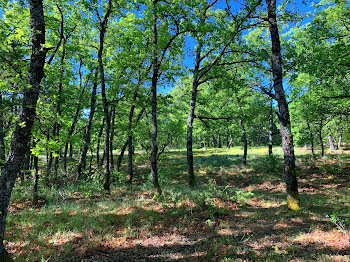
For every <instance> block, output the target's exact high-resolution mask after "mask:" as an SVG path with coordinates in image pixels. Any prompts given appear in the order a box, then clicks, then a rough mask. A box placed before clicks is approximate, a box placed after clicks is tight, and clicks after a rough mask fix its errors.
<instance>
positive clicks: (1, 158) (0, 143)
mask: <svg viewBox="0 0 350 262" xmlns="http://www.w3.org/2000/svg"><path fill="white" fill-rule="evenodd" d="M2 110H3V103H2V94H0V166H3V165H4V164H5V158H6V152H5V130H4V119H3V117H4V114H3V112H2Z"/></svg>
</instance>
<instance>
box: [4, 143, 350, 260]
mask: <svg viewBox="0 0 350 262" xmlns="http://www.w3.org/2000/svg"><path fill="white" fill-rule="evenodd" d="M266 153H267V149H266V148H254V149H251V150H250V151H249V158H248V166H247V167H244V166H243V165H242V164H241V154H242V150H241V148H231V149H208V150H204V149H203V150H202V149H201V150H197V151H196V152H195V165H196V166H195V170H196V173H197V178H198V187H197V188H196V189H195V190H193V191H190V190H189V189H188V188H187V186H186V181H187V179H186V155H185V151H183V150H177V151H175V150H174V151H170V152H167V153H164V155H162V158H161V161H160V167H159V173H160V181H161V186H162V188H163V190H164V195H163V196H161V197H158V198H154V195H153V193H152V192H153V190H152V186H151V177H150V175H149V168H148V164H147V156H145V155H137V156H136V164H135V166H136V167H137V169H136V181H135V183H134V184H133V185H125V183H124V181H125V178H126V177H125V175H124V174H123V172H126V166H125V164H124V166H123V168H124V170H123V172H122V173H114V174H113V181H114V184H113V189H112V193H111V194H110V195H104V193H103V191H102V190H101V186H100V182H99V175H98V173H96V174H95V175H94V177H93V178H92V179H90V180H89V181H88V182H85V183H81V184H79V185H70V184H68V185H65V186H61V187H60V188H51V189H50V190H49V189H47V188H44V187H43V186H41V187H40V189H39V190H40V192H41V201H40V204H39V205H38V206H33V205H32V203H31V201H30V190H31V189H30V188H31V185H30V181H29V182H26V183H25V184H22V185H21V184H20V183H18V184H17V186H16V188H15V191H14V195H13V201H12V204H11V207H10V215H9V217H8V224H7V225H8V227H7V235H6V239H7V242H6V246H7V249H8V250H9V252H10V253H11V254H12V256H13V257H14V258H15V260H16V261H82V260H83V261H174V260H181V261H349V260H350V243H349V236H350V233H349V230H348V229H349V227H350V215H349V214H350V184H349V177H348V176H349V171H350V154H346V152H336V153H335V154H331V155H328V156H327V157H325V158H322V159H317V160H316V161H313V160H312V159H311V156H310V155H309V154H308V153H309V151H306V149H304V148H302V149H297V151H296V153H297V164H298V175H299V183H300V193H301V197H302V199H301V200H302V209H301V210H300V211H299V212H290V211H288V210H287V209H286V207H285V200H286V199H285V193H284V183H283V166H282V154H281V153H282V151H281V149H280V148H276V149H275V151H274V154H275V155H274V156H273V157H269V156H267V155H266ZM68 176H69V175H68Z"/></svg>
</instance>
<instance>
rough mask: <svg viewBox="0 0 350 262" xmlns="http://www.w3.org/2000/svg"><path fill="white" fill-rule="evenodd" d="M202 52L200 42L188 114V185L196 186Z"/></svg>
mask: <svg viewBox="0 0 350 262" xmlns="http://www.w3.org/2000/svg"><path fill="white" fill-rule="evenodd" d="M201 52H202V44H201V43H200V44H198V46H197V49H196V58H195V65H194V71H193V81H192V96H191V101H190V107H189V112H188V116H187V140H186V149H187V176H188V185H189V186H190V187H194V186H195V185H196V179H195V176H194V168H193V148H192V147H193V121H194V118H195V109H196V102H197V93H198V86H199V68H200V63H201Z"/></svg>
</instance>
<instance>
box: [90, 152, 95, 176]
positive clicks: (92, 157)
mask: <svg viewBox="0 0 350 262" xmlns="http://www.w3.org/2000/svg"><path fill="white" fill-rule="evenodd" d="M90 153H91V157H90V164H89V176H90V175H91V171H92V160H93V159H94V154H93V152H92V147H91V148H90Z"/></svg>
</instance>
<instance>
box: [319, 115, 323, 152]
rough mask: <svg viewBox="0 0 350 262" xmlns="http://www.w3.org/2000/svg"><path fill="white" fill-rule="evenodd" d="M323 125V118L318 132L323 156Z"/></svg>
mask: <svg viewBox="0 0 350 262" xmlns="http://www.w3.org/2000/svg"><path fill="white" fill-rule="evenodd" d="M322 127H323V123H322V120H321V122H320V129H319V132H318V138H319V140H320V145H321V156H324V145H323V139H322Z"/></svg>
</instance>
